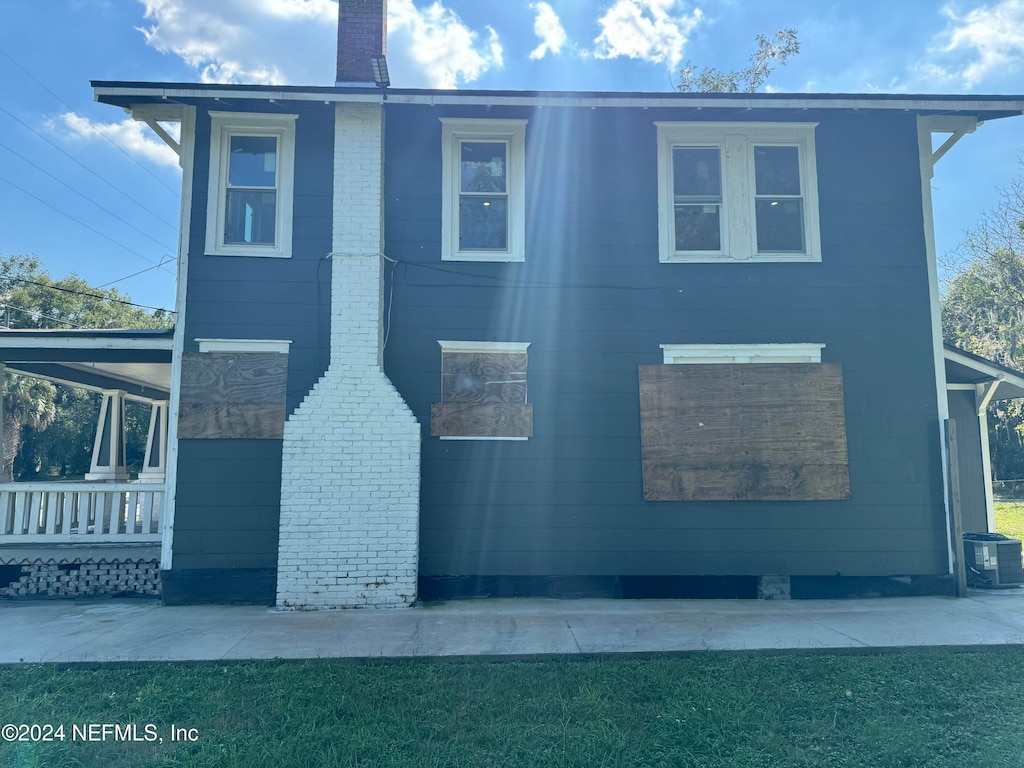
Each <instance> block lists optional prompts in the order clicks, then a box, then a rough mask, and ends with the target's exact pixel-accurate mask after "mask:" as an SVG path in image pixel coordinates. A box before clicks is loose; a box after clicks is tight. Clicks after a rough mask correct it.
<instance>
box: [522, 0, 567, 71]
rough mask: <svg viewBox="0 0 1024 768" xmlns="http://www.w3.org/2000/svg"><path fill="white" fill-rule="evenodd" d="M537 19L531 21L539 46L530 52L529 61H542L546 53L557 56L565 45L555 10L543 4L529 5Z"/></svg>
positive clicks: (563, 30) (562, 31)
mask: <svg viewBox="0 0 1024 768" xmlns="http://www.w3.org/2000/svg"><path fill="white" fill-rule="evenodd" d="M530 8H532V9H533V10H534V11H535V12H536V14H537V17H536V18H535V19H534V20H533V31H534V32H535V33H536V34H537V37H539V38H540V45H538V46H537V47H536V48H534V49H533V50H532V51H531V52H530V58H531V59H543V58H544V56H545V55H547V54H548V53H551V54H554V55H557V54H558V52H559V51H561V50H562V46H563V45H565V40H566V37H565V29H564V28H563V27H562V21H561V19H559V18H558V14H557V13H555V9H554V8H552V7H551V6H550V5H548V4H547V3H544V2H536V3H530Z"/></svg>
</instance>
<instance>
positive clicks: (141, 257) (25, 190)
mask: <svg viewBox="0 0 1024 768" xmlns="http://www.w3.org/2000/svg"><path fill="white" fill-rule="evenodd" d="M0 109H2V108H0ZM0 181H6V182H7V183H8V184H10V185H11V186H12V187H14V188H15V189H17V190H19V191H21V192H24V193H25V194H26V195H28V196H29V197H31V198H32V199H34V200H38V201H39V202H40V203H42V204H43V205H45V206H46V207H47V208H52V209H53V210H55V211H56V212H57V213H59V214H61V215H62V216H67V217H68V218H69V219H71V220H72V221H73V222H75V223H76V224H80V225H81V226H83V227H85V228H86V229H88V230H89V231H90V232H95V233H96V234H97V235H99V236H100V237H102V238H103V239H105V240H109V241H110V242H112V243H113V244H114V245H116V246H118V247H119V248H124V249H125V250H126V251H128V253H134V254H135V255H136V256H138V257H139V258H140V259H142V260H143V261H148V262H149V263H150V264H156V262H155V261H153V259H151V258H149V256H144V255H142V254H141V253H139V252H138V251H136V250H135V249H134V248H129V247H128V246H127V245H125V244H124V243H122V242H119V241H117V240H115V239H114V238H112V237H111V236H110V235H105V234H103V233H102V232H100V231H99V230H98V229H96V228H95V227H93V226H90V225H89V224H86V223H85V222H84V221H82V220H81V219H76V218H75V217H74V216H72V215H71V214H70V213H68V212H67V211H62V210H61V209H60V208H58V207H57V206H55V205H53V204H52V203H48V202H46V201H45V200H43V198H41V197H39V196H38V195H34V194H32V193H31V192H29V191H28V190H27V189H25V188H24V187H21V186H19V185H17V184H15V183H14V182H13V181H11V180H10V179H7V178H4V177H3V176H0Z"/></svg>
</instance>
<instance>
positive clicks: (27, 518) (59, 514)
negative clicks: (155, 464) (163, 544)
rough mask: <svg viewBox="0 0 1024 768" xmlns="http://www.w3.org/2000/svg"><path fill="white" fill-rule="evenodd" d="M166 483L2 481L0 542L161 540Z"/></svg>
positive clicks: (0, 490) (63, 542)
mask: <svg viewBox="0 0 1024 768" xmlns="http://www.w3.org/2000/svg"><path fill="white" fill-rule="evenodd" d="M163 508H164V485H163V484H162V483H62V482H53V483H0V545H3V544H5V543H6V544H29V543H53V544H68V543H78V544H91V543H98V542H125V543H128V542H147V543H157V544H158V543H160V537H161V532H162V528H161V525H162V520H163Z"/></svg>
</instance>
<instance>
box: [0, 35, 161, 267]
mask: <svg viewBox="0 0 1024 768" xmlns="http://www.w3.org/2000/svg"><path fill="white" fill-rule="evenodd" d="M0 53H2V51H0ZM0 147H3V148H4V149H6V150H7V151H8V152H10V153H11V154H12V155H15V156H16V157H20V158H21V159H22V160H24V161H25V162H26V163H28V164H29V165H31V166H32V167H33V168H35V169H36V170H37V171H39V172H40V173H45V174H46V175H47V176H49V177H50V178H51V179H53V180H54V181H56V182H57V183H58V184H61V185H63V186H65V187H67V188H68V189H70V190H71V191H72V192H74V193H75V194H76V195H78V196H79V197H81V198H82V199H83V200H85V201H86V202H89V203H92V204H93V205H95V206H96V207H97V208H99V209H100V210H101V211H103V212H104V213H106V214H107V215H109V216H113V217H114V218H115V219H117V220H118V221H120V222H121V223H122V224H124V225H125V226H128V227H131V228H132V229H134V230H135V231H136V232H138V233H139V234H140V235H142V236H143V237H145V238H147V239H149V240H152V241H153V242H154V243H156V244H157V245H159V246H160V247H161V248H167V249H168V250H174V249H173V248H172V247H171V246H169V245H168V244H167V243H162V242H160V241H159V240H157V239H156V238H155V237H153V236H152V235H151V234H149V233H148V232H147V231H146V230H144V229H141V228H140V227H137V226H135V225H134V224H132V223H131V222H130V221H128V220H127V219H125V218H122V217H121V216H120V215H118V214H116V213H114V212H113V211H112V210H110V209H109V208H104V207H103V206H102V205H100V204H99V203H97V202H96V201H95V200H93V199H92V198H91V197H89V196H88V195H86V194H84V193H82V192H79V191H78V190H77V189H75V188H74V187H72V186H71V185H70V184H68V183H67V182H66V181H62V180H61V179H59V178H57V177H56V176H54V175H53V174H52V173H50V172H49V171H47V170H46V169H45V168H42V167H40V166H38V165H36V164H35V163H33V162H32V161H31V160H29V159H28V158H27V157H25V156H24V155H23V154H21V153H20V152H17V151H15V150H13V149H11V148H10V147H9V146H7V145H6V144H4V143H3V142H2V141H0Z"/></svg>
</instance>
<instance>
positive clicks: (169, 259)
mask: <svg viewBox="0 0 1024 768" xmlns="http://www.w3.org/2000/svg"><path fill="white" fill-rule="evenodd" d="M176 258H177V257H175V256H168V255H166V254H165V255H164V258H163V260H162V261H161V262H160V263H159V264H154V265H153V266H152V267H146V268H145V269H140V270H139V271H138V272H132V273H131V274H130V275H125V276H124V277H119V278H117V280H111V281H110V282H109V283H103V284H102V285H97V286H95V287H96V288H106V287H107V286H108V285H114V284H115V283H120V282H123V281H125V280H129V279H131V278H133V277H137V276H138V275H142V274H145V273H146V272H152V271H153V270H154V269H160V268H161V267H162V266H163V265H164V264H169V263H170V262H172V261H175V260H176ZM136 306H139V307H142V306H145V305H144V304H137V305H136ZM165 311H167V312H169V311H170V310H165Z"/></svg>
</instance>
